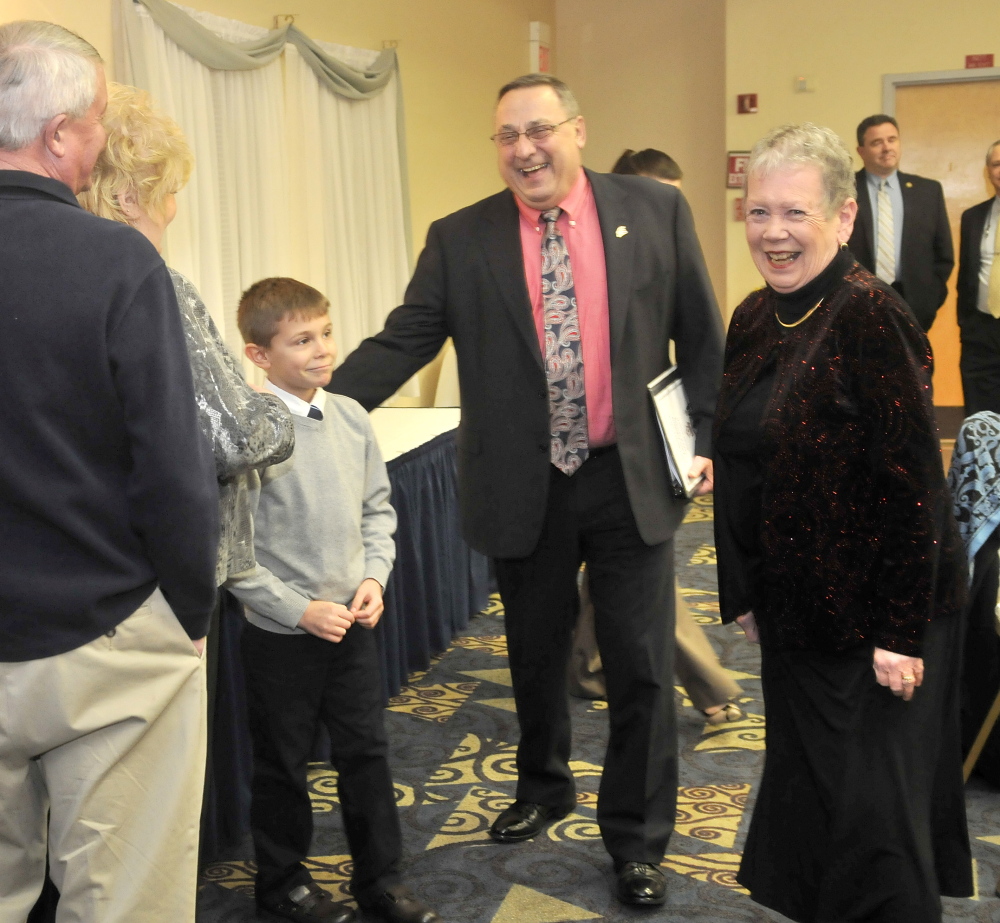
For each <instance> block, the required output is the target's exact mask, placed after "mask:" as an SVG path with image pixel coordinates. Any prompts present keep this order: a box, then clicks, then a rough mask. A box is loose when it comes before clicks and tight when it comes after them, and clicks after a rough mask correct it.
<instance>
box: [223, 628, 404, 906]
mask: <svg viewBox="0 0 1000 923" xmlns="http://www.w3.org/2000/svg"><path fill="white" fill-rule="evenodd" d="M242 647H243V661H244V668H245V670H246V681H247V705H248V710H249V720H250V735H251V738H252V739H253V753H254V769H253V783H252V795H251V805H250V827H251V831H252V833H253V841H254V849H255V851H256V856H257V881H256V891H257V896H258V899H259V898H260V897H261V896H262V895H264V894H267V893H272V892H276V891H282V892H284V891H287V890H288V889H290V888H292V887H295V886H297V885H299V884H302V883H305V882H307V881H309V874H308V872H307V871H306V869H305V868H304V866H303V865H302V862H303V860H304V859H305V858H306V857H307V856H308V854H309V846H310V843H311V841H312V834H313V820H312V806H311V804H310V801H309V794H308V790H307V787H306V771H307V765H308V761H309V757H310V754H311V752H312V746H313V741H314V739H315V736H316V730H317V728H318V726H319V724H320V722H322V724H324V725H325V726H326V728H327V730H328V731H329V733H330V748H331V752H332V758H331V762H332V763H333V766H334V768H335V769H336V770H337V773H338V779H337V791H338V795H339V797H340V809H341V815H342V817H343V820H344V830H345V832H346V834H347V841H348V844H349V847H350V851H351V858H352V859H353V860H354V874H353V876H352V878H351V891H352V893H353V894H354V895H355V896H356V897H360V898H362V899H364V898H365V896H366V894H367V895H369V896H374V895H375V894H377V893H378V892H380V891H381V890H383V889H385V888H387V887H390V886H391V885H394V884H398V883H399V881H400V875H399V860H400V857H401V854H402V842H401V836H400V828H399V816H398V814H397V812H396V800H395V795H394V792H393V786H392V776H391V774H390V772H389V764H388V761H387V751H388V744H387V740H386V734H385V725H384V720H383V714H384V705H383V701H382V684H381V680H380V678H379V677H380V672H379V670H380V668H379V657H378V649H377V647H376V643H375V635H374V632H372V631H370V630H368V629H366V628H363V627H362V626H361V625H354V626H353V627H351V628H349V629H348V631H347V633H346V634H345V635H344V638H343V640H342V641H340V642H338V643H336V644H334V643H332V642H330V641H324V640H323V639H321V638H317V637H315V636H313V635H310V634H305V635H281V634H276V633H275V632H270V631H265V630H263V629H260V628H257V627H256V626H254V625H251V624H249V623H248V624H247V625H246V628H245V630H244V632H243V645H242Z"/></svg>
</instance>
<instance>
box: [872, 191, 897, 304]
mask: <svg viewBox="0 0 1000 923" xmlns="http://www.w3.org/2000/svg"><path fill="white" fill-rule="evenodd" d="M875 275H877V276H878V277H879V278H880V279H881V280H882V281H883V282H886V283H888V284H889V285H892V283H893V282H895V281H896V233H895V227H894V225H893V221H892V200H891V199H890V198H889V181H888V180H882V182H880V183H879V186H878V254H877V255H876V257H875Z"/></svg>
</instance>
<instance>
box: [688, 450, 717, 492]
mask: <svg viewBox="0 0 1000 923" xmlns="http://www.w3.org/2000/svg"><path fill="white" fill-rule="evenodd" d="M702 475H704V476H705V477H704V480H703V481H702V482H701V483H700V484H699V485H698V486H697V487H696V488H695V491H694V495H695V496H696V497H700V496H701V495H702V494H710V493H711V492H712V488H714V487H715V470H714V468H713V467H712V459H710V458H705V457H704V456H703V455H695V457H694V458H693V459H691V467H690V468H688V473H687V476H688V477H689V478H691V480H694V479H695V478H700V477H701V476H702Z"/></svg>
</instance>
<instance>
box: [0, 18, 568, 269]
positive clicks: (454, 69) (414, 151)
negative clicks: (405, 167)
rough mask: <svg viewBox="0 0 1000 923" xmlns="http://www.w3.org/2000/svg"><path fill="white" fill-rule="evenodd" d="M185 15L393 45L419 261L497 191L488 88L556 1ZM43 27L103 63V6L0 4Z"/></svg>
mask: <svg viewBox="0 0 1000 923" xmlns="http://www.w3.org/2000/svg"><path fill="white" fill-rule="evenodd" d="M185 5H186V6H191V7H194V8H196V9H200V10H205V11H207V12H210V13H215V14H217V15H219V16H227V17H230V18H232V19H239V20H241V21H243V22H248V23H252V24H253V25H257V26H264V27H266V28H271V27H272V25H273V19H274V15H275V14H276V13H279V12H281V11H282V9H283V8H284V9H288V10H289V11H293V12H296V13H297V16H296V20H295V22H296V25H297V26H298V27H299V28H300V29H302V31H303V32H305V33H306V34H307V35H309V36H310V37H312V38H316V39H320V40H323V41H329V42H338V43H340V44H342V45H355V46H359V47H363V48H381V47H382V41H383V40H385V39H395V40H396V41H398V42H399V46H398V52H399V58H400V66H401V71H402V75H403V90H404V93H405V99H406V131H407V147H408V152H409V168H410V170H409V172H410V201H411V204H412V214H413V236H414V248H415V250H416V251H417V252H419V250H420V247H421V246H422V243H423V239H424V235H425V234H426V232H427V226H428V225H429V224H430V222H431V221H433V220H434V219H435V218H439V217H441V216H442V215H446V214H448V213H449V212H451V211H454V210H455V209H456V208H460V207H461V206H463V205H468V204H469V203H470V202H474V201H475V200H476V199H480V198H482V197H483V196H485V195H489V194H491V193H493V192H496V191H497V190H498V189H499V188H501V183H500V179H499V177H498V175H497V169H496V153H495V150H494V148H493V145H492V144H491V143H490V141H489V140H488V139H489V136H490V135H491V134H492V132H493V127H492V125H493V122H492V110H493V100H494V97H495V95H496V91H497V89H499V87H500V86H502V85H503V84H504V83H505V82H506V81H507V80H510V79H511V78H512V77H516V76H518V75H519V74H523V73H525V72H526V71H527V70H528V24H529V22H531V21H532V20H541V21H543V22H547V23H549V24H550V25H553V26H554V24H555V5H556V3H555V0H419V2H414V0H377V2H371V0H369V2H364V0H362V2H338V3H333V2H331V0H296V2H295V3H289V4H286V5H284V7H283V6H282V4H280V3H276V2H275V0H185ZM11 19H46V20H49V21H51V22H57V23H59V24H60V25H64V26H66V27H67V28H69V29H72V30H73V31H75V32H78V33H80V34H81V35H82V36H83V37H84V38H86V39H87V40H88V41H90V42H92V43H93V44H94V45H95V46H96V47H97V49H98V51H100V52H101V54H102V55H103V56H104V57H105V59H106V60H108V61H110V60H111V59H112V38H111V0H0V22H5V21H8V20H11Z"/></svg>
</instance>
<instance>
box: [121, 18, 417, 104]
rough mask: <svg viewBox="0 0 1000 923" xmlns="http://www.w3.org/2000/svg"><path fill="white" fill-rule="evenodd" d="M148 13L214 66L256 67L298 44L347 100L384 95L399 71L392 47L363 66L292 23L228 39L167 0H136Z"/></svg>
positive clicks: (183, 45)
mask: <svg viewBox="0 0 1000 923" xmlns="http://www.w3.org/2000/svg"><path fill="white" fill-rule="evenodd" d="M132 2H135V3H141V4H142V5H143V6H144V7H146V9H147V10H148V11H149V15H150V16H151V17H152V19H153V21H154V22H155V23H156V24H157V25H158V26H159V27H160V28H161V29H162V30H163V31H164V33H165V34H166V35H167V36H168V37H169V38H170V39H171V40H172V41H173V42H175V43H176V44H177V45H178V46H179V47H180V48H182V49H183V50H184V51H186V52H187V53H188V54H189V55H191V57H193V58H194V59H195V60H196V61H199V62H200V63H201V64H204V65H205V66H206V67H210V68H212V69H214V70H229V71H238V70H254V69H256V68H258V67H263V66H264V65H265V64H270V63H271V62H272V61H273V60H274V59H275V58H277V57H278V55H280V54H281V50H282V48H284V47H285V43H286V42H288V43H290V44H292V45H294V46H295V47H296V48H297V49H298V51H299V54H300V55H301V57H302V60H303V61H305V62H306V64H308V65H309V67H310V68H311V69H312V70H313V72H314V73H315V74H316V76H317V77H318V78H319V81H320V83H321V84H322V85H323V86H325V87H326V88H327V89H328V90H330V91H331V92H332V93H336V94H337V95H338V96H344V97H346V98H348V99H367V98H369V97H371V96H374V95H376V94H377V93H380V92H381V91H382V90H383V89H384V88H385V86H386V84H387V83H388V82H389V80H390V79H391V78H392V75H393V73H395V72H396V71H397V70H398V67H399V64H398V60H397V58H396V52H395V50H394V49H391V48H390V49H387V50H385V51H383V52H382V53H381V54H380V55H379V56H378V58H376V60H375V61H374V62H373V63H372V64H371V66H370V67H367V68H365V69H363V70H359V69H358V68H356V67H352V66H351V65H349V64H346V63H345V62H343V61H340V60H338V59H337V58H335V57H333V56H332V55H331V54H329V53H328V52H326V51H324V50H323V49H322V48H320V46H319V45H317V44H316V43H315V42H314V41H313V40H312V39H310V38H309V37H308V36H307V35H305V34H303V33H302V32H300V31H299V30H298V29H296V28H295V26H294V25H291V24H289V25H287V26H283V27H282V28H280V29H273V30H271V31H270V32H268V33H267V35H265V36H263V37H261V38H259V39H256V40H255V41H251V42H227V41H226V40H225V39H221V38H219V37H218V36H217V35H215V34H214V33H213V32H211V31H210V30H208V29H206V28H205V27H204V26H203V25H202V24H201V23H199V22H197V21H196V20H194V19H192V18H191V17H190V16H189V15H188V14H187V13H185V12H184V11H183V10H182V9H180V8H178V7H176V6H174V4H173V3H169V2H168V0H132Z"/></svg>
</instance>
